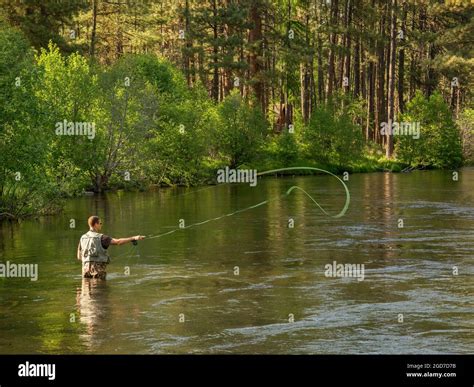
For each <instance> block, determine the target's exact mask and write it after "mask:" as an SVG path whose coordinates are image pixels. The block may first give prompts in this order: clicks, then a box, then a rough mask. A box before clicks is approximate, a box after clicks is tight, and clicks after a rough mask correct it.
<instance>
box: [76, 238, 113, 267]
mask: <svg viewBox="0 0 474 387" xmlns="http://www.w3.org/2000/svg"><path fill="white" fill-rule="evenodd" d="M81 258H82V263H86V262H103V263H109V262H110V257H109V254H108V252H107V250H106V249H104V248H103V247H102V234H99V233H97V232H95V231H88V232H86V233H85V234H84V235H83V236H81Z"/></svg>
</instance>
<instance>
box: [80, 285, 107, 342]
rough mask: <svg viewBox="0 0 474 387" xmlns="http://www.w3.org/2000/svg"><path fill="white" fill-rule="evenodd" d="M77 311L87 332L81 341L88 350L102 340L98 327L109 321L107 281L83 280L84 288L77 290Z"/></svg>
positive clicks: (82, 335)
mask: <svg viewBox="0 0 474 387" xmlns="http://www.w3.org/2000/svg"><path fill="white" fill-rule="evenodd" d="M76 304H77V310H78V313H79V316H80V322H81V323H82V324H83V325H84V328H85V332H84V333H83V334H81V339H82V340H83V341H84V344H85V345H86V346H87V347H88V348H92V347H93V345H94V343H95V342H96V341H97V340H99V339H101V337H100V336H99V335H98V332H97V327H99V326H101V325H102V324H104V322H105V321H106V320H107V314H108V311H109V305H108V294H107V281H102V280H99V279H94V278H83V279H82V286H81V287H80V288H78V289H77V303H76Z"/></svg>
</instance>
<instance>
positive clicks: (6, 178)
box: [0, 0, 474, 218]
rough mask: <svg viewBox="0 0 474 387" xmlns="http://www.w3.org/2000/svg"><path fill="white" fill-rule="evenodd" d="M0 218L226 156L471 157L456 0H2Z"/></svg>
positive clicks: (167, 180)
mask: <svg viewBox="0 0 474 387" xmlns="http://www.w3.org/2000/svg"><path fill="white" fill-rule="evenodd" d="M1 3H2V8H1V10H0V103H1V105H0V125H1V126H0V140H1V141H0V163H1V164H0V165H1V170H0V218H2V217H12V218H14V217H21V216H26V215H32V214H38V213H47V212H54V211H57V210H58V209H60V207H61V203H60V198H64V197H67V196H71V195H76V194H79V193H81V192H83V191H84V190H93V191H95V192H102V191H104V190H107V189H113V188H146V187H148V186H149V185H151V184H160V185H174V184H182V185H194V184H202V183H206V182H209V181H213V180H214V179H215V171H216V170H217V169H218V168H222V167H223V166H229V167H231V168H244V167H252V168H257V169H259V170H262V169H264V168H265V169H267V168H277V167H288V166H295V165H301V164H305V165H308V166H318V167H323V168H326V169H329V170H332V171H335V172H341V171H346V170H347V171H372V170H384V169H388V170H401V169H402V168H405V167H438V168H454V167H457V166H459V165H461V164H462V162H463V156H462V150H463V147H464V160H467V161H469V158H471V157H472V124H473V122H474V113H473V106H472V86H473V83H474V82H473V80H474V79H473V74H474V71H473V70H474V60H473V56H472V53H473V39H472V37H473V36H474V35H473V34H474V18H473V16H474V7H473V6H470V5H467V4H463V2H462V1H458V2H457V3H456V2H452V3H447V4H445V5H442V4H439V2H435V1H432V2H428V1H427V2H420V1H416V2H412V1H400V0H398V1H397V0H391V1H379V0H371V1H365V0H364V1H363V0H332V1H329V0H324V1H319V0H317V1H293V0H288V1H263V0H257V1H250V0H239V1H232V0H225V1H218V0H211V1H191V0H186V1H184V0H183V1H161V2H160V1H135V2H134V1H121V0H117V1H114V2H108V1H100V0H91V1H88V2H87V1H71V0H69V1H68V0H64V1H53V0H51V1H40V0H31V1H28V2H26V1H25V2H21V1H5V0H4V1H1Z"/></svg>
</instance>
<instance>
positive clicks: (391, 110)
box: [386, 0, 397, 159]
mask: <svg viewBox="0 0 474 387" xmlns="http://www.w3.org/2000/svg"><path fill="white" fill-rule="evenodd" d="M391 6H392V10H391V27H390V65H389V70H388V73H389V76H388V79H389V81H388V114H387V116H388V121H389V122H393V121H394V120H395V76H396V74H395V70H396V68H395V66H396V63H397V61H396V57H397V13H396V12H397V0H392V4H391ZM392 155H393V134H392V133H390V132H389V133H387V148H386V156H387V158H389V159H390V158H392Z"/></svg>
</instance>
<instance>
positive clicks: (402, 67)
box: [398, 1, 407, 113]
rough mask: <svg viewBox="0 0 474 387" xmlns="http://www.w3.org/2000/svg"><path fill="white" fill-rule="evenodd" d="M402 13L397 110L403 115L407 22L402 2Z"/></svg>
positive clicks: (405, 9) (405, 10) (405, 5)
mask: <svg viewBox="0 0 474 387" xmlns="http://www.w3.org/2000/svg"><path fill="white" fill-rule="evenodd" d="M402 7H403V12H402V29H401V32H402V44H401V46H400V52H399V55H398V110H399V112H400V113H403V111H404V110H405V101H404V99H403V97H404V91H405V84H404V81H405V39H406V29H407V26H406V21H407V4H406V3H405V1H403V6H402Z"/></svg>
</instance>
